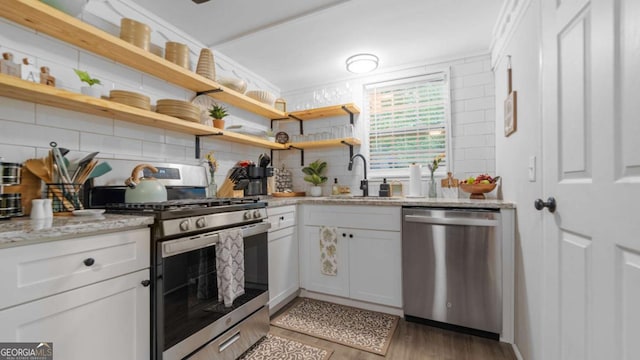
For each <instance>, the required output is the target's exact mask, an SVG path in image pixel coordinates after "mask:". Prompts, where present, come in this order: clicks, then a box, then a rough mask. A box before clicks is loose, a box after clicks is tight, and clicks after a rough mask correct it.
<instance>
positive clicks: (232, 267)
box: [216, 229, 244, 307]
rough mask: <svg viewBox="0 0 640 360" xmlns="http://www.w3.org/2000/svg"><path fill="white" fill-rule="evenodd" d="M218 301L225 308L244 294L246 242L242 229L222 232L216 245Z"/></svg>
mask: <svg viewBox="0 0 640 360" xmlns="http://www.w3.org/2000/svg"><path fill="white" fill-rule="evenodd" d="M216 271H217V273H218V277H217V282H218V301H224V306H226V307H229V306H231V305H232V303H233V300H235V299H236V298H237V297H238V296H240V295H242V294H244V240H243V238H242V230H241V229H233V230H223V231H220V239H219V240H218V245H216Z"/></svg>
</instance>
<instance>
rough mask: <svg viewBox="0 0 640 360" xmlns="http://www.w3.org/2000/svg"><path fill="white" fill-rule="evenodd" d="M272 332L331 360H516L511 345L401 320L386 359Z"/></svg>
mask: <svg viewBox="0 0 640 360" xmlns="http://www.w3.org/2000/svg"><path fill="white" fill-rule="evenodd" d="M271 333H272V334H274V335H282V336H286V337H289V338H292V339H297V340H300V341H302V342H305V343H308V344H311V345H316V346H321V347H325V348H329V349H332V350H333V351H334V352H333V355H332V356H331V359H330V360H340V359H348V360H351V359H356V360H381V359H393V360H414V359H415V360H423V359H424V360H515V359H516V357H515V355H514V353H513V350H512V349H511V346H510V345H509V344H505V343H501V342H498V341H494V340H489V339H485V338H481V337H477V336H472V335H466V334H460V333H457V332H453V331H448V330H442V329H438V328H434V327H430V326H427V325H422V324H416V323H412V322H407V321H405V320H404V319H400V322H399V323H398V328H397V329H396V332H395V334H394V335H393V339H392V340H391V346H390V347H389V351H388V352H387V356H385V357H383V356H380V355H375V354H372V353H369V352H366V351H362V350H357V349H354V348H351V347H348V346H344V345H340V344H336V343H333V342H330V341H326V340H322V339H318V338H315V337H312V336H308V335H305V334H301V333H297V332H294V331H290V330H286V329H282V328H279V327H275V326H271Z"/></svg>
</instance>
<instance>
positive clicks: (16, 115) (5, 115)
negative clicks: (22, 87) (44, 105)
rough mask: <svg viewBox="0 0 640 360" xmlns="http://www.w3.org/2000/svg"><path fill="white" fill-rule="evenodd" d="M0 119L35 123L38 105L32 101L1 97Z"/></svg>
mask: <svg viewBox="0 0 640 360" xmlns="http://www.w3.org/2000/svg"><path fill="white" fill-rule="evenodd" d="M0 109H2V111H0V119H1V120H10V121H19V122H25V123H34V122H35V121H36V105H35V104H34V103H31V102H27V101H21V100H14V99H9V98H5V97H0Z"/></svg>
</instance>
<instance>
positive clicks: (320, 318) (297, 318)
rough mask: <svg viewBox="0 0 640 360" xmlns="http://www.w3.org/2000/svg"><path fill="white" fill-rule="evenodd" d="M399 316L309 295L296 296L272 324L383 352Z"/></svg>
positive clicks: (357, 347) (374, 351)
mask: <svg viewBox="0 0 640 360" xmlns="http://www.w3.org/2000/svg"><path fill="white" fill-rule="evenodd" d="M398 319H399V318H398V317H397V316H394V315H388V314H383V313H379V312H374V311H369V310H362V309H357V308H353V307H350V306H344V305H338V304H333V303H329V302H325V301H319V300H313V299H308V298H302V299H299V300H298V301H297V302H296V303H295V304H294V305H292V306H291V307H290V308H289V309H287V310H286V311H285V312H283V313H282V314H280V315H279V316H277V317H276V318H275V319H273V320H272V321H271V325H274V326H278V327H281V328H284V329H289V330H293V331H296V332H299V333H303V334H307V335H311V336H315V337H318V338H321V339H325V340H329V341H332V342H335V343H338V344H342V345H347V346H351V347H354V348H356V349H360V350H364V351H368V352H372V353H374V354H379V355H385V354H386V353H387V350H388V349H389V344H390V343H391V338H392V337H393V333H394V331H395V330H396V327H397V325H398Z"/></svg>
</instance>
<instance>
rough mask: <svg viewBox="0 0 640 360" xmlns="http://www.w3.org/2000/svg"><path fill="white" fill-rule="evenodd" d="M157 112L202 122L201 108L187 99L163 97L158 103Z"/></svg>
mask: <svg viewBox="0 0 640 360" xmlns="http://www.w3.org/2000/svg"><path fill="white" fill-rule="evenodd" d="M156 112H158V113H160V114H165V115H169V116H173V117H177V118H180V119H183V120H189V121H193V122H200V108H199V107H197V106H196V105H193V104H191V103H190V102H187V101H181V100H172V99H162V100H158V102H157V103H156Z"/></svg>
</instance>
